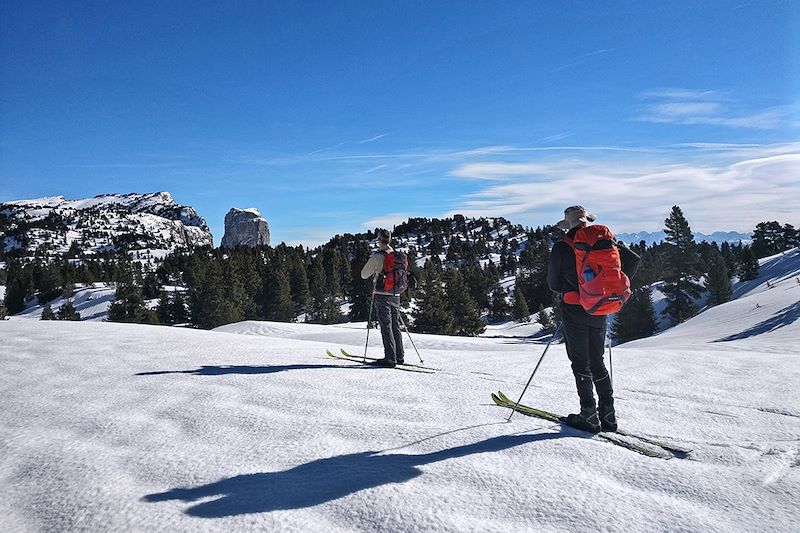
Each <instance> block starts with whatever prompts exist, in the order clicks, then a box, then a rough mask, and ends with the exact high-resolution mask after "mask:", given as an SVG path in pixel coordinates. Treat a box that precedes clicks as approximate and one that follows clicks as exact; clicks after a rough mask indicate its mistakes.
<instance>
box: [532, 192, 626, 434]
mask: <svg viewBox="0 0 800 533" xmlns="http://www.w3.org/2000/svg"><path fill="white" fill-rule="evenodd" d="M595 219H596V217H595V215H593V214H591V213H588V212H587V211H586V209H584V208H583V207H582V206H579V205H577V206H572V207H568V208H567V209H565V210H564V220H561V221H560V222H558V224H557V227H559V228H561V229H563V230H565V231H566V232H567V234H566V235H565V236H564V238H563V239H562V240H560V241H558V242H557V243H556V244H555V245H554V246H553V249H552V250H551V252H550V259H549V264H548V271H547V283H548V285H549V286H550V290H552V291H554V292H557V293H559V294H560V295H561V301H560V304H561V316H562V320H563V329H564V341H565V343H566V348H567V356H568V357H569V360H570V362H571V363H572V373H573V374H574V376H575V384H576V386H577V389H578V397H579V399H580V405H581V410H580V413H578V414H571V415H569V416H568V417H567V423H568V424H569V425H571V426H575V427H578V428H581V429H585V430H587V431H591V432H595V433H596V432H598V431H600V430H601V429H602V430H603V431H616V429H617V419H616V412H615V410H614V391H613V389H612V383H611V376H610V375H609V373H608V370H606V366H605V363H604V361H603V355H604V354H605V338H606V315H609V314H611V313H615V312H617V311H619V310H620V309H621V308H622V306H623V304H624V303H625V302H626V301H627V300H628V298H629V297H630V294H631V289H630V278H632V277H633V275H634V274H635V273H636V269H637V268H638V266H639V259H640V258H639V256H638V255H636V253H634V252H633V251H632V250H631V249H630V248H628V247H627V246H625V244H623V243H621V242H617V241H616V239H615V237H614V234H613V233H612V232H611V230H609V229H608V228H607V227H605V226H602V225H588V224H589V222H593V221H594V220H595ZM594 389H596V390H597V396H598V400H599V403H597V404H596V403H595V398H594Z"/></svg>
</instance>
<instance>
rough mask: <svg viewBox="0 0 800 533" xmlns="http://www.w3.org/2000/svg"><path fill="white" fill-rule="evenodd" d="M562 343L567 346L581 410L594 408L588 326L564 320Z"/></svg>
mask: <svg viewBox="0 0 800 533" xmlns="http://www.w3.org/2000/svg"><path fill="white" fill-rule="evenodd" d="M564 341H565V343H566V345H567V356H568V357H569V360H570V362H571V363H572V373H573V374H574V375H575V385H576V386H577V388H578V398H579V399H580V402H581V408H584V407H591V408H594V407H595V405H596V404H595V400H594V391H593V387H592V370H591V365H590V357H589V328H588V326H585V325H583V324H579V323H576V322H574V321H572V320H568V319H566V318H565V319H564Z"/></svg>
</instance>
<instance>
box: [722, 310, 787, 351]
mask: <svg viewBox="0 0 800 533" xmlns="http://www.w3.org/2000/svg"><path fill="white" fill-rule="evenodd" d="M798 318H800V302H795V303H793V304H792V305H789V306H787V307H784V308H783V309H781V310H780V312H779V313H778V314H776V315H774V316H772V317H770V318H768V319H767V320H764V321H763V322H759V323H758V324H756V325H754V326H752V327H751V328H748V329H746V330H744V331H742V332H739V333H736V334H734V335H728V336H727V337H723V338H721V339H717V340H716V341H714V342H726V341H735V340H738V339H746V338H748V337H754V336H755V335H761V334H762V333H767V332H770V331H774V330H776V329H779V328H782V327H785V326H788V325H789V324H791V323H792V322H794V321H796V320H797V319H798Z"/></svg>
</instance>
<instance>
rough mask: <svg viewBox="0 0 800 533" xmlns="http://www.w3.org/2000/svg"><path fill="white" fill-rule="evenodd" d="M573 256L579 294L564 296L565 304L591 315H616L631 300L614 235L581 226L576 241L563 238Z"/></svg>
mask: <svg viewBox="0 0 800 533" xmlns="http://www.w3.org/2000/svg"><path fill="white" fill-rule="evenodd" d="M564 242H566V243H567V244H569V245H570V246H571V247H572V250H573V251H574V252H575V267H576V268H577V270H578V291H577V292H568V293H565V294H564V301H565V302H566V303H568V304H574V305H580V306H582V307H583V308H584V309H585V310H586V312H587V313H589V314H590V315H610V314H611V313H616V312H617V311H619V310H620V309H622V306H623V305H624V304H625V302H627V301H628V298H630V296H631V282H630V280H629V279H628V276H627V275H625V273H624V272H623V271H622V261H621V260H620V256H619V249H618V248H617V244H616V240H615V238H614V234H613V233H611V230H610V229H608V228H607V227H605V226H601V225H599V224H598V225H594V226H584V227H582V228H580V229H579V230H578V231H577V232H575V237H573V238H572V239H570V238H569V237H564Z"/></svg>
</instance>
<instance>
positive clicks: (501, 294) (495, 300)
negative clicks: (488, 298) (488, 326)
mask: <svg viewBox="0 0 800 533" xmlns="http://www.w3.org/2000/svg"><path fill="white" fill-rule="evenodd" d="M510 311H511V306H510V305H509V303H508V299H507V297H506V290H505V289H504V288H503V287H502V286H501V285H500V284H499V283H498V284H497V285H495V287H494V290H493V291H492V303H491V306H490V308H489V313H490V315H491V316H492V319H494V320H504V319H505V318H506V317H507V316H508V313H509V312H510Z"/></svg>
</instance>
